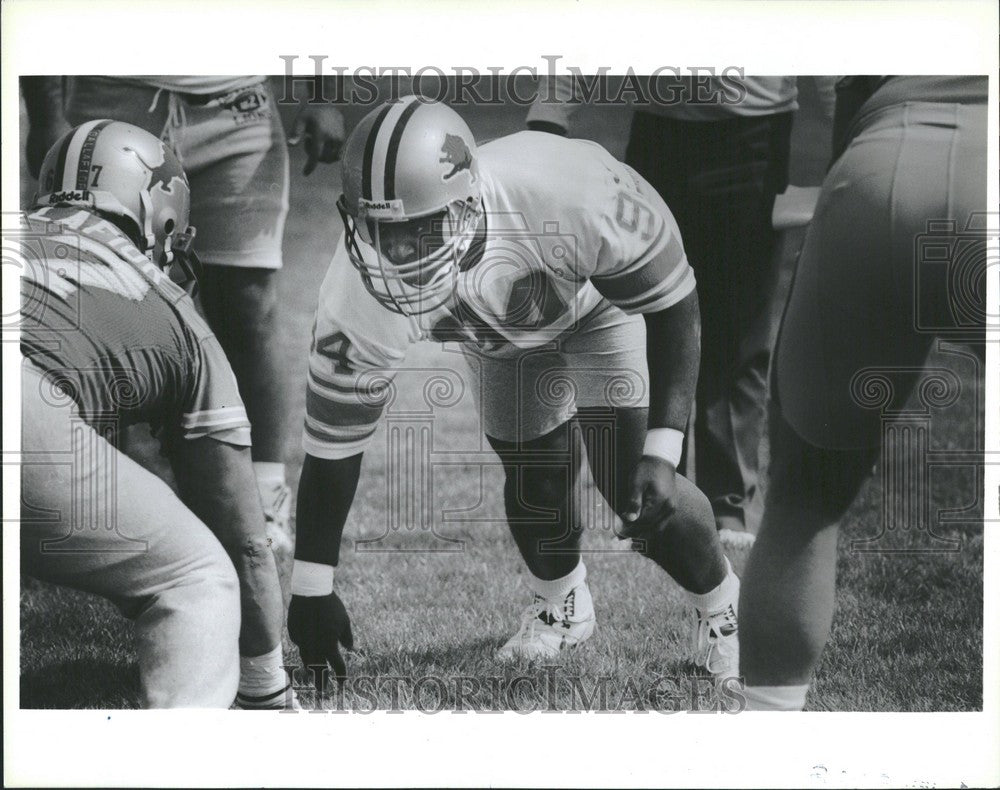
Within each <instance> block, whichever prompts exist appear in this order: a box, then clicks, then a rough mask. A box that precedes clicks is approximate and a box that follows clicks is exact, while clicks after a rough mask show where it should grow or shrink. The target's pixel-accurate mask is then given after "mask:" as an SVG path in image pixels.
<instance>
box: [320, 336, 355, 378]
mask: <svg viewBox="0 0 1000 790" xmlns="http://www.w3.org/2000/svg"><path fill="white" fill-rule="evenodd" d="M313 331H314V332H315V328H314V329H313ZM350 347H351V341H350V340H349V339H348V337H347V335H345V334H344V333H343V332H333V333H332V334H329V335H325V336H324V337H321V338H320V339H319V340H315V341H313V348H315V349H316V353H317V354H321V355H322V356H324V357H326V358H327V359H330V360H332V361H333V372H334V373H348V374H349V373H351V372H352V369H351V361H350V360H349V359H348V357H347V349H349V348H350Z"/></svg>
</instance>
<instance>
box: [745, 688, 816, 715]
mask: <svg viewBox="0 0 1000 790" xmlns="http://www.w3.org/2000/svg"><path fill="white" fill-rule="evenodd" d="M808 691H809V684H808V683H806V684H805V685H803V686H746V687H744V689H743V694H744V696H746V698H747V710H785V711H789V710H802V708H804V707H805V704H806V692H808Z"/></svg>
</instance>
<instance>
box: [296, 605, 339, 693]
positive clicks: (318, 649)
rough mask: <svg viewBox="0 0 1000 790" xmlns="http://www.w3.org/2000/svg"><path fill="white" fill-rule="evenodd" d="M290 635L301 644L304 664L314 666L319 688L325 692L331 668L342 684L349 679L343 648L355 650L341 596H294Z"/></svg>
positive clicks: (300, 651)
mask: <svg viewBox="0 0 1000 790" xmlns="http://www.w3.org/2000/svg"><path fill="white" fill-rule="evenodd" d="M288 635H289V636H291V638H292V641H293V642H295V644H296V645H298V648H299V655H300V656H301V657H302V664H303V666H306V667H313V668H314V671H315V673H316V675H315V681H316V688H317V690H319V691H320V692H322V691H323V677H324V675H325V670H326V668H327V665H329V666H330V667H332V669H333V674H334V676H335V677H336V678H337V682H338V683H341V684H342V683H343V682H344V679H345V678H346V677H347V665H346V664H345V663H344V658H343V656H341V654H340V647H341V645H343V646H344V648H346V649H347V650H353V649H354V635H353V634H352V633H351V618H350V617H349V616H348V614H347V609H346V608H345V607H344V602H343V601H341V600H340V598H338V597H337V593H335V592H332V593H330V594H329V595H320V596H306V595H293V596H292V602H291V604H290V605H289V607H288Z"/></svg>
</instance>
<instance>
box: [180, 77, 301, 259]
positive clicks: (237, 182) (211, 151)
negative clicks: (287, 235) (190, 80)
mask: <svg viewBox="0 0 1000 790" xmlns="http://www.w3.org/2000/svg"><path fill="white" fill-rule="evenodd" d="M227 101H228V100H227ZM183 152H184V165H185V169H186V170H187V171H188V177H189V179H190V181H191V223H192V224H193V225H194V226H195V227H196V228H197V230H198V234H197V237H196V245H197V250H198V253H199V255H200V256H201V258H202V261H203V262H204V264H205V266H206V267H211V266H213V265H219V266H235V267H244V268H251V269H272V270H273V269H278V268H280V267H281V264H282V258H281V240H282V235H283V233H284V227H285V218H286V216H287V214H288V182H289V175H288V151H287V146H286V144H285V135H284V129H283V127H282V125H281V119H280V117H279V114H278V108H277V106H276V105H275V103H274V99H273V97H272V96H271V93H270V91H269V89H268V87H267V85H266V84H261V85H258V86H253V87H251V88H247V89H246V90H245V91H242V92H240V94H239V95H236V96H234V97H233V98H232V101H231V102H230V103H228V104H224V105H220V106H213V105H209V106H206V107H194V108H190V109H189V110H188V111H187V118H186V123H185V128H184V136H183Z"/></svg>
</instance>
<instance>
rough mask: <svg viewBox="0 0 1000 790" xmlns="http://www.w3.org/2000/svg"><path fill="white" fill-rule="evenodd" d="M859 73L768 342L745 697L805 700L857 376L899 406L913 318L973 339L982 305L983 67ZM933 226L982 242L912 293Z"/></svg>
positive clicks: (916, 356)
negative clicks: (861, 77) (960, 72)
mask: <svg viewBox="0 0 1000 790" xmlns="http://www.w3.org/2000/svg"><path fill="white" fill-rule="evenodd" d="M867 82H868V84H869V85H870V86H871V88H872V89H874V90H873V92H871V93H870V96H869V97H868V98H867V101H864V102H863V103H861V106H860V109H858V110H857V112H856V113H851V112H850V111H845V110H844V108H843V107H842V106H840V104H838V110H837V115H838V121H841V122H840V123H838V124H837V127H838V128H840V129H842V130H843V131H842V134H841V135H840V138H841V139H839V140H838V141H837V146H836V148H837V149H843V154H842V155H841V156H840V158H839V159H837V161H836V162H835V163H834V165H833V167H832V168H831V170H830V172H829V173H828V175H827V177H826V180H825V181H824V183H823V189H822V192H821V194H820V199H819V203H818V205H817V207H816V212H815V216H814V218H813V221H812V225H811V226H810V228H809V232H808V235H807V236H806V241H805V246H804V247H803V250H802V255H801V257H800V259H799V263H798V269H797V271H796V274H795V280H794V282H793V285H792V290H791V293H790V295H789V299H788V302H787V305H786V307H785V313H784V316H783V319H782V323H781V328H780V331H779V335H778V342H777V345H776V348H775V352H774V363H773V366H772V370H771V404H770V413H769V435H770V446H771V462H770V473H769V478H770V484H769V489H768V492H767V502H766V506H765V509H764V516H763V520H762V523H761V529H760V535H759V537H758V540H757V542H756V545H755V546H754V548H753V551H752V553H751V555H750V559H749V564H748V566H747V572H746V577H745V580H744V586H743V596H742V602H741V609H740V616H741V618H742V622H741V626H742V656H741V660H740V666H741V674H742V675H743V676H744V677H745V680H746V683H747V688H746V694H747V698H748V701H749V706H750V708H751V709H758V710H799V709H801V708H802V707H803V705H804V703H805V698H806V692H807V691H808V688H809V683H810V681H811V679H812V675H813V672H814V670H815V668H816V665H817V663H818V661H819V658H820V654H821V652H822V650H823V647H824V645H825V644H826V641H827V637H828V636H829V632H830V625H831V621H832V619H833V611H834V593H835V575H836V564H837V532H838V526H839V522H840V520H841V519H842V518H843V516H844V514H845V512H846V511H847V508H848V507H849V506H850V505H851V503H852V502H853V500H854V498H855V496H856V494H857V492H858V490H859V489H860V487H861V485H862V483H863V482H864V481H865V480H866V479H867V478H868V477H869V476H870V475H871V472H872V468H873V464H874V463H875V462H876V461H877V459H878V456H879V452H880V449H881V448H880V440H881V428H880V426H881V419H882V410H881V409H878V408H871V407H870V406H869V407H867V408H866V407H865V406H863V405H862V403H861V400H862V399H861V398H859V397H857V396H856V395H855V394H854V393H853V392H852V382H853V380H854V377H855V375H856V374H857V373H859V372H860V371H862V370H865V369H872V370H875V371H879V372H884V373H885V374H886V375H888V376H891V377H892V384H891V385H890V386H892V389H893V390H894V393H893V396H892V402H891V403H890V404H888V405H887V406H886V407H885V408H886V409H889V410H891V409H898V408H901V407H902V405H903V404H904V403H905V401H906V399H907V397H908V396H909V394H910V392H911V391H912V390H913V387H914V385H915V383H916V382H917V381H918V379H919V378H920V375H921V369H922V366H923V364H924V360H925V358H926V357H927V354H928V352H929V350H930V348H931V345H932V342H933V340H934V338H935V334H934V332H932V331H927V330H923V331H918V327H920V326H931V327H936V328H937V329H938V334H939V335H942V336H944V337H949V336H959V337H965V338H967V337H968V336H969V334H970V332H971V334H972V335H978V337H979V341H980V343H979V348H980V351H981V350H982V348H983V346H982V344H981V340H982V339H983V338H984V337H985V336H984V331H985V314H986V311H985V303H984V302H983V299H982V298H981V297H979V296H977V295H976V292H975V287H974V286H970V287H969V289H968V290H967V291H963V288H962V287H961V286H962V284H974V283H981V282H983V280H984V277H985V268H986V260H987V258H986V250H985V239H986V236H985V224H984V222H983V220H984V219H985V215H984V213H983V212H985V209H986V117H987V115H986V109H987V108H986V104H987V79H986V78H985V77H909V76H907V77H884V78H877V79H874V78H868V80H867ZM847 95H849V96H851V95H854V96H856V91H850V92H849V93H848V94H847ZM859 103H860V102H855V106H857V104H859ZM845 115H853V118H851V119H847V120H846V122H844V116H845ZM977 215H978V220H977ZM932 222H939V223H940V222H953V223H954V229H953V232H952V233H951V235H950V236H948V237H946V238H945V239H944V240H943V241H944V243H945V246H947V244H949V243H952V242H958V241H960V239H961V237H962V236H965V238H966V240H968V241H971V242H973V244H976V243H978V244H979V245H980V246H979V247H972V248H966V251H965V253H964V257H963V259H962V260H954V261H951V265H952V267H953V268H952V270H951V271H949V281H948V284H947V285H944V284H941V283H938V284H937V287H935V288H926V287H925V288H921V289H919V290H918V289H917V287H916V286H917V280H916V276H917V275H919V266H918V263H919V262H918V260H917V259H916V258H915V251H916V250H917V241H918V239H919V238H920V237H921V234H926V233H928V231H929V229H930V227H931V226H930V223H932ZM977 223H978V224H977ZM977 240H978V242H977ZM970 249H971V252H970ZM977 299H978V302H977V301H976V300H977ZM956 300H958V302H959V306H958V307H957V309H956V306H955V303H956ZM963 300H964V303H962V302H963ZM917 310H919V311H920V312H919V315H918V314H917V313H916V312H915V311H917ZM962 316H964V317H965V318H964V321H965V322H966V325H965V326H963V318H962ZM918 318H919V319H920V320H918Z"/></svg>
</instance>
